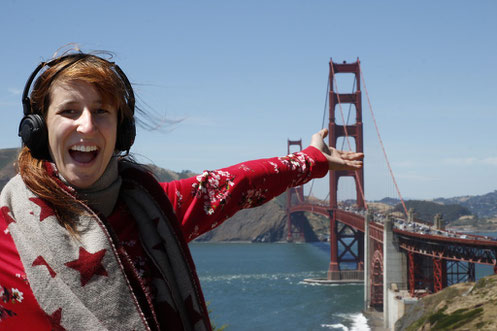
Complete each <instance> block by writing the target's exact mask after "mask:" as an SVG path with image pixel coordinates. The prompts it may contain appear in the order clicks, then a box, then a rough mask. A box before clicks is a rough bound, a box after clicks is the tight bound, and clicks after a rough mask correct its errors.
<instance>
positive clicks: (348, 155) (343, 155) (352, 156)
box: [337, 151, 364, 160]
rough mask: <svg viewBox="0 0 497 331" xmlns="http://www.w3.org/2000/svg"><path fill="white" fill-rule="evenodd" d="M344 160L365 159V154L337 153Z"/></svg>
mask: <svg viewBox="0 0 497 331" xmlns="http://www.w3.org/2000/svg"><path fill="white" fill-rule="evenodd" d="M337 152H338V153H339V155H340V157H341V158H342V159H344V160H360V159H363V158H364V153H358V152H344V151H337Z"/></svg>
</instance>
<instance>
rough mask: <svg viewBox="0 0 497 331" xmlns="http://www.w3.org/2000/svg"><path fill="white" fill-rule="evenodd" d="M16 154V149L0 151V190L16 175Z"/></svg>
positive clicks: (17, 150)
mask: <svg viewBox="0 0 497 331" xmlns="http://www.w3.org/2000/svg"><path fill="white" fill-rule="evenodd" d="M18 153H19V149H17V148H6V149H0V190H1V189H2V188H3V187H4V186H5V184H7V182H8V181H9V179H10V178H12V177H14V176H15V174H16V173H17V170H16V165H15V163H16V161H17V154H18Z"/></svg>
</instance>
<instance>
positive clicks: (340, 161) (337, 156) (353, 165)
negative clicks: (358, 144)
mask: <svg viewBox="0 0 497 331" xmlns="http://www.w3.org/2000/svg"><path fill="white" fill-rule="evenodd" d="M327 135H328V129H322V130H321V131H319V132H317V133H315V134H313V135H312V138H311V146H313V147H315V148H317V149H319V150H320V151H321V152H322V153H323V155H324V156H325V157H326V159H327V160H328V168H329V169H330V170H358V169H361V168H362V159H363V158H364V154H363V153H356V152H344V151H339V150H337V149H335V148H333V147H330V146H328V145H326V144H325V143H324V138H326V136H327Z"/></svg>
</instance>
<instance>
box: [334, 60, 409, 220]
mask: <svg viewBox="0 0 497 331" xmlns="http://www.w3.org/2000/svg"><path fill="white" fill-rule="evenodd" d="M359 73H360V75H361V81H362V85H363V86H364V91H365V92H366V98H367V100H368V105H369V111H370V112H371V117H372V118H373V123H374V126H375V128H376V134H377V135H378V140H379V141H380V146H381V149H382V151H383V155H384V156H385V161H386V163H387V166H388V170H389V171H390V176H391V177H392V180H393V183H394V185H395V189H396V190H397V194H398V196H399V199H400V202H401V203H402V207H403V208H404V212H405V215H406V217H407V215H408V212H407V207H406V204H405V202H404V199H403V198H402V194H401V193H400V190H399V186H398V185H397V181H396V180H395V176H394V174H393V171H392V167H391V166H390V162H389V161H388V156H387V152H386V151H385V146H384V145H383V140H382V139H381V135H380V130H379V129H378V125H377V123H376V118H375V116H374V112H373V107H372V106H371V101H370V99H369V93H368V89H367V88H366V82H365V80H364V75H363V73H362V69H361V64H360V63H359ZM339 102H340V101H339ZM345 132H347V131H345Z"/></svg>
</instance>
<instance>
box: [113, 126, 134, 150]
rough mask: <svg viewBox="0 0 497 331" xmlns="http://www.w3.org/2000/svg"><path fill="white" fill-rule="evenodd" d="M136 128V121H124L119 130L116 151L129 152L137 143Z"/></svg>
mask: <svg viewBox="0 0 497 331" xmlns="http://www.w3.org/2000/svg"><path fill="white" fill-rule="evenodd" d="M135 136H136V126H135V121H134V120H129V119H124V120H123V122H122V123H121V124H120V125H119V127H118V129H117V139H116V149H117V150H119V151H123V152H124V151H129V149H130V148H131V146H132V145H133V143H134V142H135Z"/></svg>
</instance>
